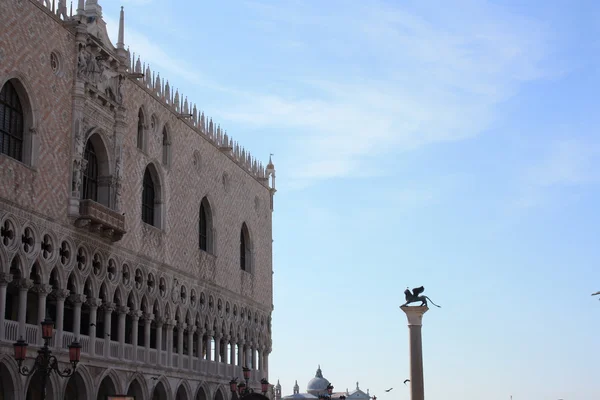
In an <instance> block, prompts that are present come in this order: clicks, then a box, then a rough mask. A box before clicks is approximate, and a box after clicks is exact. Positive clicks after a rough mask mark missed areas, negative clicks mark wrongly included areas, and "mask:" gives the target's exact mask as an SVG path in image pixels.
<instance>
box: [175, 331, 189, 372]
mask: <svg viewBox="0 0 600 400" xmlns="http://www.w3.org/2000/svg"><path fill="white" fill-rule="evenodd" d="M185 328H187V324H186V323H185V322H180V323H178V324H177V354H178V357H177V365H176V367H178V368H182V367H183V332H184V330H185Z"/></svg>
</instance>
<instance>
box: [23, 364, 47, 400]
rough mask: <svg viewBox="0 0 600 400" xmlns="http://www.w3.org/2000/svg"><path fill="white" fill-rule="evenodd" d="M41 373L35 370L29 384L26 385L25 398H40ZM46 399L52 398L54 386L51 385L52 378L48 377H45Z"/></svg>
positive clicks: (41, 397) (27, 399) (39, 399)
mask: <svg viewBox="0 0 600 400" xmlns="http://www.w3.org/2000/svg"><path fill="white" fill-rule="evenodd" d="M43 398H44V397H43V394H42V373H41V372H40V371H37V372H36V373H34V374H33V376H32V377H31V379H30V380H29V386H28V387H27V396H25V399H26V400H42V399H43ZM46 400H54V388H53V387H52V380H51V379H50V377H46Z"/></svg>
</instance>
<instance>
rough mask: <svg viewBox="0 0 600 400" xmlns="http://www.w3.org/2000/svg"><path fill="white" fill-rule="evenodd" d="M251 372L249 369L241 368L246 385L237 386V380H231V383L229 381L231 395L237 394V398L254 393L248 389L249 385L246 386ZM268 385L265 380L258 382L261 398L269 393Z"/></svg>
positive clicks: (242, 383) (241, 383)
mask: <svg viewBox="0 0 600 400" xmlns="http://www.w3.org/2000/svg"><path fill="white" fill-rule="evenodd" d="M251 371H252V370H251V369H250V368H247V367H243V368H242V372H243V374H244V380H245V381H246V383H244V382H240V383H239V384H238V378H233V379H232V380H231V381H229V389H230V390H231V393H237V394H238V396H239V397H244V396H246V395H249V394H250V393H254V390H253V389H252V388H250V385H249V384H248V381H249V380H250V372H251ZM269 385H270V383H269V381H268V380H266V379H265V378H263V379H261V380H260V391H261V392H262V394H263V396H266V395H267V392H268V391H269Z"/></svg>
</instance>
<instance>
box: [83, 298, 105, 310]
mask: <svg viewBox="0 0 600 400" xmlns="http://www.w3.org/2000/svg"><path fill="white" fill-rule="evenodd" d="M85 304H87V305H88V307H89V308H98V307H100V306H101V305H102V299H98V298H95V297H88V299H87V300H86V301H85Z"/></svg>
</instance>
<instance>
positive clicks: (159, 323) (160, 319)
mask: <svg viewBox="0 0 600 400" xmlns="http://www.w3.org/2000/svg"><path fill="white" fill-rule="evenodd" d="M154 322H156V326H157V327H159V328H160V327H161V326H163V324H164V323H165V319H164V318H163V317H161V316H160V315H158V316H155V317H154Z"/></svg>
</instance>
